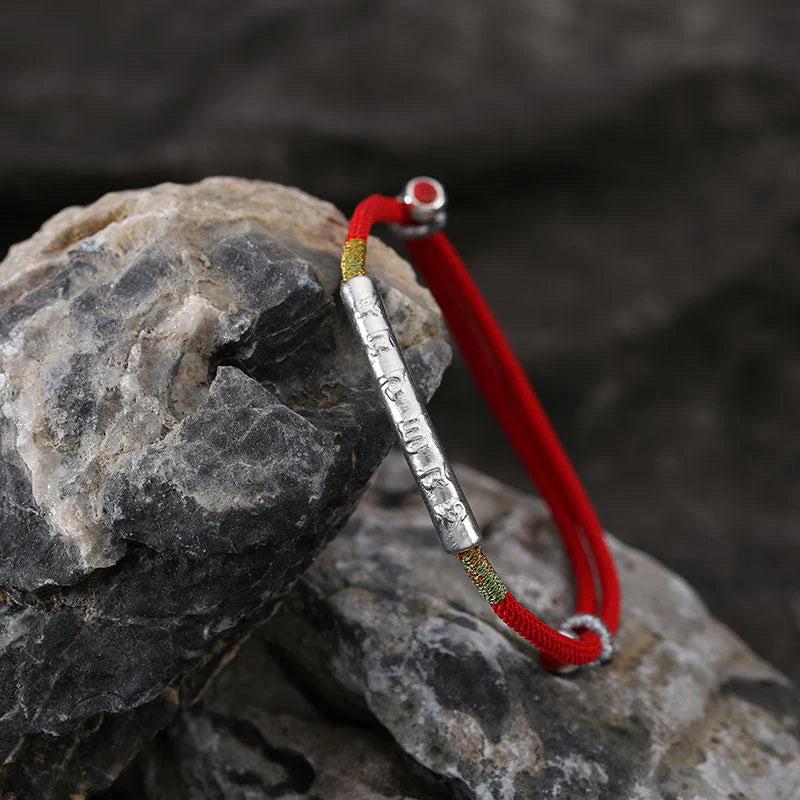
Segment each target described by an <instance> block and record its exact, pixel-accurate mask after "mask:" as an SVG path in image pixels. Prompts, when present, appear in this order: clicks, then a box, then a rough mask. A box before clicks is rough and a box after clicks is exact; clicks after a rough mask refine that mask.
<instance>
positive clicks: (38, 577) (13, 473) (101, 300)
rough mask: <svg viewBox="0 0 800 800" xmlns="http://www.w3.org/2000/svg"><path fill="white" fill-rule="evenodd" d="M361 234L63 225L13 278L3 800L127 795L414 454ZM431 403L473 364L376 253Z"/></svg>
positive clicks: (101, 214) (260, 226)
mask: <svg viewBox="0 0 800 800" xmlns="http://www.w3.org/2000/svg"><path fill="white" fill-rule="evenodd" d="M343 236H344V227H343V218H342V216H341V215H340V214H339V212H337V211H336V210H335V209H334V208H333V207H332V206H330V205H329V204H327V203H323V202H321V201H318V200H316V199H314V198H311V197H309V196H308V195H305V194H303V193H301V192H299V191H297V190H294V189H289V188H285V187H282V186H278V185H275V184H264V183H254V182H247V181H242V180H235V179H219V178H217V179H209V180H207V181H204V182H202V183H200V184H197V185H194V186H188V187H182V186H175V185H169V184H166V185H162V186H159V187H156V188H154V189H150V190H143V191H139V192H131V193H119V194H112V195H108V196H106V197H104V198H102V199H101V200H99V201H98V202H97V203H95V204H94V205H92V206H89V207H87V208H71V209H67V210H65V211H63V212H62V213H60V214H59V215H57V216H56V217H55V218H53V219H52V220H50V221H49V222H48V223H46V224H45V225H44V227H43V228H42V230H41V231H40V232H39V233H37V234H36V235H35V236H34V237H33V238H32V239H30V240H29V241H27V242H24V243H22V244H20V245H17V246H15V247H14V248H12V250H11V252H10V253H9V255H8V257H7V259H6V260H5V261H4V262H3V263H2V265H0V304H1V306H0V308H1V310H0V392H2V417H0V450H1V451H2V461H0V463H1V464H2V466H1V467H0V497H2V500H0V552H1V553H2V559H1V560H0V763H3V766H2V767H0V794H2V796H3V797H4V798H5V797H17V798H18V800H28V798H31V800H32V798H36V800H40V798H41V800H45V799H46V798H51V797H52V798H62V797H65V796H66V794H67V793H69V792H74V793H79V792H80V791H81V790H83V789H85V788H87V787H88V788H92V787H96V786H102V785H104V784H106V783H108V782H109V780H110V779H111V777H113V776H114V775H115V774H116V773H117V772H118V771H119V770H120V769H121V767H122V766H123V765H124V764H125V762H126V761H127V760H128V758H129V757H130V756H131V755H132V754H133V752H135V749H136V747H137V745H138V744H139V742H140V741H141V740H142V738H143V737H144V736H147V735H149V734H150V733H152V732H153V731H154V730H157V729H158V728H159V727H162V726H163V725H164V724H165V722H166V720H167V719H168V718H169V716H170V714H171V713H173V712H174V710H175V708H176V707H177V706H178V705H179V704H181V703H182V702H184V701H185V700H186V699H187V698H191V697H192V696H193V694H194V693H195V692H196V691H197V690H198V688H199V687H200V686H202V684H203V682H204V681H205V680H206V679H207V677H208V675H210V674H211V673H213V671H214V670H215V669H216V665H217V662H218V660H219V659H220V658H221V657H224V653H226V652H227V651H228V650H229V649H230V647H231V646H232V644H233V643H235V642H236V641H237V640H238V639H239V638H241V636H242V635H243V634H244V633H245V632H246V631H247V630H248V629H249V628H250V627H251V626H252V625H253V624H254V622H255V621H257V620H259V619H262V618H264V617H265V616H267V615H268V614H269V612H270V611H271V610H272V608H273V607H274V605H275V603H276V601H277V600H278V599H279V598H280V597H281V596H282V595H283V594H284V593H285V592H286V591H288V589H289V588H290V587H291V586H292V584H293V583H294V581H295V580H296V579H297V577H298V576H299V575H300V574H301V573H302V572H303V570H304V569H305V568H306V567H307V566H308V564H309V563H310V562H311V560H312V559H313V558H314V557H315V555H316V554H317V553H318V552H319V550H320V549H321V548H322V546H323V545H324V544H325V542H326V541H328V540H329V539H330V538H331V536H332V535H333V534H334V532H335V531H336V530H337V529H338V527H339V526H340V525H341V523H342V522H343V521H344V520H345V519H346V518H347V516H348V514H349V512H350V511H351V510H352V508H353V506H354V504H355V502H356V501H357V499H358V497H359V496H360V494H361V492H362V490H363V488H364V487H365V485H366V483H367V481H368V479H369V478H370V476H371V475H372V473H373V470H374V469H375V468H376V467H377V465H378V464H379V463H380V460H381V458H382V457H383V455H384V453H385V452H386V449H387V448H388V446H389V442H390V433H389V430H388V427H387V425H386V423H385V421H384V418H383V415H382V412H381V410H380V408H379V404H378V400H377V398H376V396H375V394H374V392H373V391H372V388H371V384H370V379H369V376H368V374H367V371H366V367H365V365H364V364H363V360H362V359H361V357H360V353H359V351H358V349H357V345H356V343H355V341H354V339H353V337H352V336H351V335H350V331H349V328H348V327H347V323H346V319H345V317H344V315H343V311H342V309H341V308H340V305H339V304H338V302H336V301H335V300H334V299H333V297H332V294H333V292H334V290H335V288H336V286H337V280H338V278H337V272H338V265H337V254H338V249H339V247H340V242H341V240H342V238H343ZM370 258H371V259H372V267H373V269H374V271H375V274H376V275H377V276H378V277H379V279H380V281H381V282H382V284H383V286H384V289H385V292H386V298H387V303H388V308H389V311H390V314H391V315H392V316H393V317H394V320H395V322H396V324H397V327H398V331H399V336H400V342H401V345H402V346H404V347H405V348H407V354H408V356H409V361H410V365H411V368H412V370H413V371H414V372H415V373H416V374H417V375H418V377H419V379H420V380H421V382H422V385H423V387H424V390H425V391H426V392H427V393H428V394H430V393H431V392H432V391H433V389H434V387H435V386H436V385H437V384H438V381H439V378H440V375H441V371H442V369H443V368H444V365H445V364H446V362H447V359H448V357H449V348H448V346H447V344H446V343H445V342H444V340H443V338H442V328H441V322H440V319H439V316H438V312H437V311H436V309H435V306H434V305H433V304H432V301H431V300H430V298H429V295H428V294H427V292H425V291H424V290H422V289H421V288H420V287H419V286H417V285H416V284H415V282H414V279H413V275H412V273H411V271H410V269H409V268H408V266H407V265H406V264H404V262H402V261H401V260H400V259H399V258H398V257H397V256H396V255H394V253H392V252H391V251H390V250H389V249H388V248H386V247H384V246H383V245H381V244H380V243H376V244H375V247H374V248H372V250H371V255H370Z"/></svg>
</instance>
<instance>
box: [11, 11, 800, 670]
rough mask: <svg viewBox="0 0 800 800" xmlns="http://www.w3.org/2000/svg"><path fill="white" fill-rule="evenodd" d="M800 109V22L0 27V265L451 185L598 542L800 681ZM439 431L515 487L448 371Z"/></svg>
mask: <svg viewBox="0 0 800 800" xmlns="http://www.w3.org/2000/svg"><path fill="white" fill-rule="evenodd" d="M799 90H800V5H798V3H797V2H796V0H636V1H635V2H627V3H625V2H619V0H519V1H518V2H485V0H464V1H463V2H458V1H457V0H437V2H430V1H429V0H401V1H399V2H384V1H382V0H364V1H361V0H359V1H355V0H353V1H351V2H331V1H329V0H306V2H299V0H298V1H296V2H289V0H284V1H283V2H260V3H259V2H243V1H242V0H236V1H235V2H225V3H220V2H194V3H181V2H174V3H163V2H155V1H154V0H140V2H137V3H135V4H123V3H110V2H107V0H95V1H94V2H75V3H69V4H62V3H56V2H47V3H46V2H39V1H38V0H27V2H25V3H4V4H3V8H2V10H0V108H1V109H2V118H1V121H0V148H1V150H0V152H1V153H2V159H1V160H0V203H2V209H1V210H2V213H0V249H2V251H3V252H5V249H6V248H7V247H8V245H9V244H11V243H12V242H14V241H17V240H20V239H23V238H26V237H27V236H29V235H30V234H31V233H32V232H33V231H34V230H35V229H36V228H37V227H38V226H39V224H40V223H41V222H42V221H43V220H44V219H45V218H46V217H48V216H49V215H51V214H52V213H54V212H55V211H57V210H58V209H60V208H61V207H63V206H64V205H71V204H80V203H87V202H90V201H92V200H93V199H95V198H96V197H97V196H98V195H100V194H102V193H104V192H106V191H109V190H113V189H120V188H129V187H140V186H146V185H150V184H153V183H158V182H162V181H166V180H173V181H193V180H196V179H199V178H202V177H204V176H207V175H214V174H236V175H243V176H247V177H251V178H264V179H269V180H274V181H279V182H283V183H288V184H294V185H297V186H299V187H301V188H303V189H305V190H307V191H309V192H311V193H313V194H316V195H319V196H321V197H324V198H327V199H329V200H332V201H333V202H335V203H336V204H337V205H338V206H339V207H340V208H342V209H343V210H345V211H349V210H350V209H351V208H352V206H353V205H354V203H355V202H356V201H357V200H358V199H360V197H362V196H363V195H365V194H368V193H370V192H373V191H384V192H388V193H393V192H394V191H396V190H398V189H399V188H400V187H401V186H402V185H403V183H404V182H405V180H406V179H407V178H408V177H410V176H412V175H415V174H420V173H424V174H432V175H434V176H436V177H438V178H440V179H441V180H442V181H443V182H444V183H445V185H446V186H447V188H448V190H449V193H450V196H451V225H450V232H451V234H452V237H453V239H454V241H455V242H456V244H457V246H458V247H459V248H460V250H461V251H462V253H463V254H464V255H465V257H466V260H467V261H468V263H469V265H470V267H471V269H472V270H473V272H474V274H475V276H476V278H477V280H478V281H479V283H480V285H481V286H482V288H483V289H484V290H485V292H486V295H487V296H488V299H489V301H490V303H491V304H492V305H493V307H494V308H495V310H496V311H497V313H498V316H499V317H500V319H501V320H502V321H503V323H504V326H505V329H506V331H507V332H508V334H509V336H510V338H511V340H512V343H513V345H514V347H515V348H516V350H517V352H518V353H519V354H520V355H521V357H522V359H523V362H524V364H525V367H526V369H527V370H528V372H529V374H530V375H531V377H532V378H533V381H534V384H535V385H536V386H537V388H538V390H539V393H540V394H541V396H542V398H543V400H544V402H545V404H546V406H547V408H548V409H549V411H550V412H551V414H552V417H553V420H554V422H555V424H556V426H557V428H558V430H559V432H560V433H561V435H562V436H563V438H564V439H565V441H566V443H567V445H568V448H569V450H570V452H571V454H572V456H573V457H574V459H575V461H576V463H577V466H578V468H579V470H580V472H581V473H582V475H583V476H584V478H585V480H586V482H587V483H588V487H589V489H590V492H591V494H592V496H593V498H594V500H595V501H596V504H597V506H598V508H599V511H600V513H601V517H602V519H603V521H604V523H605V524H606V525H607V526H608V528H609V529H610V530H612V531H613V532H614V533H616V534H617V535H618V536H619V537H620V538H622V539H623V540H625V541H626V542H628V543H630V544H633V545H635V546H638V547H641V548H643V549H645V550H647V551H648V552H650V553H652V554H653V555H654V556H656V557H657V558H659V559H661V560H663V561H664V562H666V563H667V564H668V565H670V566H671V567H673V568H675V569H676V570H677V571H678V572H680V573H681V574H683V575H684V576H686V578H688V580H689V581H690V582H691V583H692V584H693V585H694V586H695V587H697V588H698V589H699V590H700V592H701V593H702V595H703V597H704V598H705V600H706V602H707V603H708V605H709V606H710V607H711V609H712V611H713V612H714V613H715V614H716V615H717V616H718V617H720V618H721V619H722V620H724V621H725V622H727V623H728V624H729V625H731V626H732V627H733V628H734V629H735V630H736V631H737V632H738V633H739V634H741V635H742V636H743V637H744V638H745V639H746V640H748V641H749V642H750V644H751V645H752V646H753V647H754V648H755V649H756V651H757V652H759V653H760V654H761V655H763V656H764V657H766V658H767V659H769V660H770V661H772V662H774V663H775V664H777V665H778V666H779V667H781V668H782V669H784V670H785V671H787V672H788V673H790V674H791V675H792V676H793V677H794V678H795V679H798V678H800V580H799V579H798V567H800V533H798V519H799V515H798V512H799V511H800V493H798V488H799V486H798V484H800V452H799V450H798V446H799V445H800V425H799V423H798V405H800V275H798V266H799V264H800V261H799V258H800V192H799V191H798V189H799V188H800V102H799V101H800V92H799ZM433 412H434V415H435V417H436V420H437V422H438V423H439V425H440V427H441V429H442V433H443V438H444V439H445V441H446V443H447V445H448V447H449V449H450V450H451V452H452V454H453V456H454V457H455V458H456V459H459V460H461V461H464V462H467V463H470V464H473V465H475V466H477V467H479V468H481V469H482V470H484V471H486V472H489V473H491V474H493V475H496V476H498V477H500V478H502V479H505V480H508V481H510V482H512V483H514V484H516V485H518V486H520V487H527V483H526V481H525V478H524V476H523V474H522V472H521V470H520V469H519V467H518V466H517V464H516V463H515V462H514V460H513V457H512V456H511V454H510V452H509V450H508V449H507V448H506V446H505V444H504V442H503V441H502V439H501V436H500V434H499V432H498V431H497V430H496V429H495V427H494V426H493V424H492V423H491V421H490V420H489V417H488V413H487V412H486V410H485V409H484V407H483V405H482V403H481V401H480V399H479V397H478V395H477V394H476V392H475V390H474V389H473V387H472V386H471V384H470V381H469V379H468V377H467V375H466V373H465V371H464V369H463V365H462V364H461V363H460V362H458V361H456V364H455V366H454V368H453V369H451V370H450V371H449V373H448V375H447V377H446V380H445V383H444V384H443V386H442V389H441V391H440V393H439V394H438V396H437V397H436V399H435V401H434V404H433Z"/></svg>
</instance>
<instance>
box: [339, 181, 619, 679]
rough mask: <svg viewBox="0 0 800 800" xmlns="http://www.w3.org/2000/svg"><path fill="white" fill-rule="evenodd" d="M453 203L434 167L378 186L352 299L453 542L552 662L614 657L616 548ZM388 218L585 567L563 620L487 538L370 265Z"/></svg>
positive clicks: (576, 560) (353, 245) (577, 563)
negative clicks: (469, 253) (518, 588)
mask: <svg viewBox="0 0 800 800" xmlns="http://www.w3.org/2000/svg"><path fill="white" fill-rule="evenodd" d="M445 206H446V196H445V192H444V189H443V188H442V186H441V184H440V183H439V182H438V181H435V180H433V179H432V178H414V179H413V180H411V181H409V183H408V185H407V186H406V188H405V191H404V192H403V193H402V194H401V195H400V196H398V197H388V196H384V195H370V196H369V197H367V198H366V199H364V200H363V201H362V202H361V203H359V204H358V206H357V207H356V209H355V211H354V212H353V216H352V217H351V219H350V226H349V229H348V233H347V238H346V240H345V243H344V248H343V250H342V259H341V271H342V284H341V289H340V294H341V298H342V301H343V303H344V306H345V308H346V309H347V313H348V316H349V317H350V320H351V323H352V325H353V329H354V331H355V333H356V335H357V336H358V338H359V340H360V342H361V346H362V349H363V351H364V353H365V355H366V358H367V360H368V362H369V365H370V368H371V370H372V373H373V375H374V377H375V381H376V383H377V388H378V391H379V394H380V397H381V400H382V403H383V405H384V407H385V409H386V411H387V413H388V415H389V418H390V419H391V421H392V424H393V426H394V429H395V433H396V436H397V440H398V443H399V445H400V447H401V448H402V450H403V453H404V454H405V457H406V460H407V462H408V465H409V468H410V469H411V472H412V473H413V475H414V478H415V480H416V482H417V485H418V487H419V490H420V493H421V494H422V497H423V500H424V501H425V505H426V506H427V509H428V512H429V513H430V516H431V520H432V521H433V524H434V527H435V529H436V531H437V533H438V535H439V538H440V540H441V542H442V546H443V547H444V549H445V550H446V551H447V552H448V553H452V554H454V555H455V556H456V558H457V559H458V560H459V562H460V563H461V566H462V567H463V568H464V570H465V572H466V573H467V575H468V577H469V578H470V580H471V581H472V583H473V584H474V585H475V587H476V588H477V590H478V591H479V592H480V593H481V594H482V595H483V597H484V598H485V599H486V601H487V602H488V603H489V605H490V606H491V608H492V610H493V611H494V613H495V614H496V615H497V616H498V617H499V618H500V619H501V620H502V621H503V622H504V623H505V624H506V625H508V626H509V627H510V628H511V629H513V630H514V631H516V633H518V634H519V635H520V636H522V637H523V638H525V639H527V640H528V641H529V642H530V643H531V644H532V645H533V646H534V647H535V648H536V649H537V650H538V651H539V654H540V658H541V661H542V664H543V665H544V666H545V667H546V668H547V669H550V670H553V671H559V672H566V671H571V670H572V669H574V668H576V667H577V666H596V665H600V664H606V663H608V662H609V661H610V660H611V657H612V655H613V650H614V636H615V635H616V633H617V629H618V627H619V617H620V603H621V599H620V589H619V580H618V577H617V572H616V568H615V566H614V561H613V558H612V556H611V553H610V552H609V549H608V545H607V544H606V541H605V537H604V534H603V530H602V528H601V526H600V523H599V522H598V520H597V516H596V514H595V512H594V510H593V508H592V505H591V503H590V502H589V499H588V497H587V495H586V492H585V491H584V489H583V487H582V485H581V483H580V480H579V479H578V477H577V475H576V473H575V470H574V469H573V467H572V465H571V464H570V462H569V460H568V459H567V457H566V455H565V453H564V451H563V449H562V447H561V445H560V443H559V441H558V438H557V437H556V434H555V432H554V431H553V428H552V426H551V425H550V423H549V421H548V419H547V417H546V415H545V413H544V410H543V409H542V407H541V404H540V403H539V400H538V398H537V397H536V395H535V393H534V391H533V389H532V387H531V385H530V383H529V382H528V379H527V377H526V376H525V373H524V371H523V369H522V367H521V366H520V364H519V361H518V360H517V358H516V357H515V355H514V353H513V351H512V350H511V347H510V345H509V344H508V342H507V340H506V338H505V336H504V335H503V333H502V331H501V330H500V327H499V325H498V324H497V321H496V320H495V318H494V316H493V315H492V313H491V311H490V310H489V308H488V306H487V305H486V302H485V301H484V299H483V297H482V295H481V293H480V291H479V290H478V287H477V286H476V284H475V282H474V281H473V280H472V278H471V277H470V275H469V273H468V271H467V269H466V267H465V266H464V264H463V262H462V261H461V258H460V257H459V255H458V253H457V252H456V250H455V248H453V246H452V245H451V244H450V242H449V241H448V239H447V237H446V236H445V235H444V233H442V232H441V230H442V228H443V227H444V225H445V222H446V209H445ZM380 222H382V223H387V224H389V225H392V226H393V227H394V229H395V230H396V231H397V233H399V234H400V235H401V236H402V237H403V238H404V239H406V245H407V247H408V251H409V254H410V256H411V259H412V261H413V262H414V264H415V265H416V267H417V268H418V270H419V271H420V273H421V274H422V276H423V278H424V279H425V281H426V283H427V285H428V287H429V289H430V290H431V292H432V293H433V296H434V297H435V299H436V301H437V303H438V304H439V306H440V308H441V309H442V313H443V314H444V317H445V320H446V322H447V324H448V327H449V329H450V333H451V335H452V337H453V339H454V340H455V342H456V344H457V345H458V347H459V348H460V350H461V351H462V353H463V354H464V357H465V359H466V361H467V363H468V364H469V367H470V370H471V371H472V373H473V376H474V378H475V380H476V382H477V384H478V386H479V388H480V389H481V391H482V393H483V395H484V397H485V398H486V401H487V403H488V405H489V407H490V408H491V409H492V411H493V413H494V415H495V416H496V418H497V420H498V422H499V423H500V425H501V427H502V428H503V429H504V431H505V433H506V435H507V437H508V439H509V441H510V442H511V444H512V446H513V447H514V450H515V451H516V453H517V455H518V456H519V458H520V460H521V461H522V463H523V465H524V467H525V469H526V471H527V472H528V474H529V476H530V477H531V479H532V480H533V482H534V483H535V484H536V485H537V486H538V488H539V491H540V492H541V494H542V496H543V498H544V500H545V501H546V502H547V504H548V506H549V508H550V511H551V513H552V516H553V519H554V521H555V523H556V526H557V527H558V529H559V531H560V533H561V536H562V538H563V541H564V547H565V550H566V552H567V555H568V557H569V560H570V563H571V565H572V570H573V573H574V577H575V613H574V614H573V615H572V616H570V617H569V618H568V619H567V620H565V621H564V622H563V623H562V624H561V625H560V626H559V627H558V628H553V627H551V626H550V625H548V624H546V623H545V622H544V621H542V620H541V619H540V618H539V617H537V616H536V615H535V614H534V613H533V612H531V611H530V610H528V609H527V608H525V607H524V606H523V605H522V604H520V603H519V601H518V600H517V599H516V598H515V597H514V595H513V594H512V593H511V592H510V591H509V590H508V588H507V587H506V585H505V584H504V583H503V581H502V579H501V578H500V576H499V575H498V573H497V571H496V570H495V568H494V566H493V565H492V563H491V562H490V561H489V559H488V558H487V557H486V555H485V554H484V553H483V550H482V549H481V544H480V542H481V538H482V537H481V533H480V529H479V527H478V524H477V522H476V521H475V517H474V515H473V513H472V510H471V509H470V506H469V503H468V502H467V499H466V497H465V496H464V493H463V491H462V490H461V487H460V486H459V484H458V480H457V479H456V476H455V474H454V473H453V470H452V467H451V466H450V463H449V461H448V460H447V456H446V455H445V453H444V450H443V449H442V446H441V443H440V442H439V439H438V437H437V435H436V432H435V430H434V428H433V424H432V423H431V419H430V417H429V415H428V412H427V410H426V408H425V404H424V402H423V401H422V399H421V398H420V395H419V392H418V390H417V387H416V386H415V384H414V381H413V379H412V377H411V374H410V373H409V371H408V368H407V366H406V363H405V360H404V358H403V354H402V351H401V350H400V348H399V346H398V344H397V341H396V339H395V337H394V334H393V332H392V326H391V323H390V322H389V319H388V316H387V314H386V310H385V309H384V307H383V302H382V300H381V297H380V293H379V292H378V289H377V287H376V285H375V283H374V282H373V281H372V279H371V278H369V277H368V276H367V274H366V252H367V238H368V236H369V232H370V229H371V228H372V226H373V225H374V224H376V223H380ZM598 596H599V599H598Z"/></svg>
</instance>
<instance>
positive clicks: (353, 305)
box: [340, 275, 483, 553]
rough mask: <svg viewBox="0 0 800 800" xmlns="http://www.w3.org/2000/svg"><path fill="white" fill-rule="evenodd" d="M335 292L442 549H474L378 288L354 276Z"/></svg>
mask: <svg viewBox="0 0 800 800" xmlns="http://www.w3.org/2000/svg"><path fill="white" fill-rule="evenodd" d="M340 292H341V296H342V300H343V302H344V305H345V308H346V309H347V312H348V314H349V316H350V320H351V322H352V324H353V329H354V330H355V332H356V334H357V335H358V338H359V341H360V342H361V346H362V349H363V350H364V353H365V355H366V356H367V360H368V361H369V365H370V367H371V368H372V372H373V374H374V376H375V380H376V382H377V385H378V391H379V393H380V397H381V400H382V402H383V405H384V407H385V408H386V411H387V413H388V415H389V418H390V419H391V421H392V424H393V425H394V429H395V433H396V435H397V441H398V443H399V444H400V447H401V448H402V450H403V453H404V454H405V457H406V461H408V466H409V468H410V469H411V472H412V474H413V475H414V478H415V480H416V482H417V486H419V490H420V493H421V494H422V497H423V499H424V500H425V505H426V506H427V508H428V512H429V513H430V515H431V520H433V525H434V527H435V528H436V532H437V533H438V534H439V539H440V540H441V542H442V546H443V547H444V549H445V550H446V551H447V552H448V553H459V552H461V551H462V550H467V549H468V548H470V547H474V546H475V545H476V544H478V543H479V542H480V541H481V539H482V538H483V537H482V536H481V533H480V530H479V528H478V523H477V522H476V521H475V517H474V515H473V513H472V509H471V508H470V507H469V503H468V502H467V499H466V497H464V493H463V492H462V490H461V487H460V486H459V485H458V481H457V480H456V477H455V474H454V473H453V470H452V467H451V466H450V462H449V461H448V460H447V456H446V455H445V454H444V451H443V450H442V446H441V444H440V442H439V437H438V436H437V435H436V431H435V430H434V429H433V425H432V423H431V419H430V417H429V416H428V412H427V410H426V408H425V404H424V403H423V402H422V400H421V399H420V396H419V393H418V391H417V387H416V386H415V384H414V381H413V379H412V377H411V374H410V373H409V371H408V366H407V365H406V362H405V359H404V358H403V353H402V352H401V350H400V348H399V347H398V345H397V341H396V339H395V337H394V334H393V332H392V326H391V324H390V322H389V318H388V316H387V315H386V309H385V308H384V306H383V301H382V300H381V297H380V294H379V292H378V290H377V287H376V286H375V284H374V283H373V281H372V279H371V278H369V277H367V276H366V275H359V276H356V277H353V278H350V279H349V280H347V281H345V282H344V283H343V284H342V287H341V290H340Z"/></svg>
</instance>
